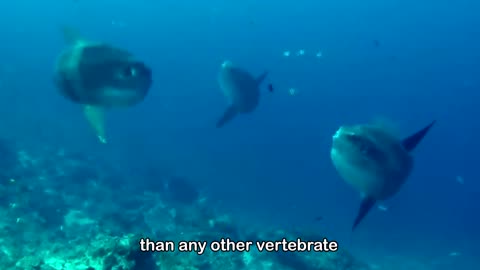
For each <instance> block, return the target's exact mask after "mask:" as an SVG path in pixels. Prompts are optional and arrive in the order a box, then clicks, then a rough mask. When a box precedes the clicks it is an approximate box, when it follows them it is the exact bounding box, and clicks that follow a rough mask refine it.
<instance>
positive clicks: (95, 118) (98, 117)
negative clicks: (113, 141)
mask: <svg viewBox="0 0 480 270" xmlns="http://www.w3.org/2000/svg"><path fill="white" fill-rule="evenodd" d="M83 113H84V115H85V117H86V118H87V121H88V123H89V124H90V126H91V127H92V128H93V130H94V131H95V134H96V135H97V138H98V139H99V140H100V142H101V143H107V139H106V137H105V111H104V110H103V108H100V107H95V106H90V105H85V106H84V107H83Z"/></svg>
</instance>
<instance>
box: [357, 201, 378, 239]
mask: <svg viewBox="0 0 480 270" xmlns="http://www.w3.org/2000/svg"><path fill="white" fill-rule="evenodd" d="M376 201H377V200H375V199H374V198H372V197H364V198H363V199H362V203H361V204H360V209H358V214H357V217H356V218H355V222H353V226H352V231H353V230H355V228H356V227H357V226H358V224H360V222H362V220H363V218H364V217H365V216H366V215H367V214H368V212H370V209H372V207H373V206H374V205H375V203H376Z"/></svg>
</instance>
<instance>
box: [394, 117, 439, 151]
mask: <svg viewBox="0 0 480 270" xmlns="http://www.w3.org/2000/svg"><path fill="white" fill-rule="evenodd" d="M435 122H436V121H435V120H434V121H432V122H431V123H430V124H429V125H428V126H426V127H424V128H423V129H421V130H419V131H417V132H416V133H415V134H412V135H410V136H409V137H407V138H405V139H403V141H402V145H403V147H404V148H405V150H407V151H408V152H410V151H412V150H413V149H415V147H417V145H418V144H419V143H420V141H421V140H422V139H423V137H425V135H427V133H428V131H429V130H430V128H431V127H432V126H433V125H434V124H435Z"/></svg>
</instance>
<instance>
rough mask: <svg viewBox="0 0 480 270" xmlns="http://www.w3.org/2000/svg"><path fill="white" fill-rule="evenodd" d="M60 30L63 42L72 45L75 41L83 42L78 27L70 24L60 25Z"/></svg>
mask: <svg viewBox="0 0 480 270" xmlns="http://www.w3.org/2000/svg"><path fill="white" fill-rule="evenodd" d="M60 31H61V32H62V36H63V40H65V43H67V44H70V45H74V44H77V43H81V42H85V39H84V38H83V37H82V35H81V34H80V31H78V29H76V28H73V27H71V26H65V25H64V26H61V27H60Z"/></svg>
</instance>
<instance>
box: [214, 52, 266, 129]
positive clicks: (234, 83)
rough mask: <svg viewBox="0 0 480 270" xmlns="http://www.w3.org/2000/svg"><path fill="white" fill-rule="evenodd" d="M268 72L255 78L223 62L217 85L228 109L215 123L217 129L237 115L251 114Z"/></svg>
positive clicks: (229, 63) (256, 104)
mask: <svg viewBox="0 0 480 270" xmlns="http://www.w3.org/2000/svg"><path fill="white" fill-rule="evenodd" d="M267 74H268V72H264V73H262V74H261V75H260V76H258V77H257V78H255V77H253V76H252V75H250V74H249V73H248V72H247V71H245V70H243V69H241V68H238V67H235V66H234V65H233V64H232V63H231V62H230V61H225V62H223V64H222V66H221V69H220V74H219V75H218V83H219V85H220V88H221V90H222V91H223V94H224V95H225V97H226V98H227V100H228V107H227V109H226V110H225V111H224V113H223V115H222V117H220V119H219V120H218V121H217V128H220V127H223V126H224V125H225V124H226V123H227V122H229V121H231V120H232V119H233V118H234V117H235V116H236V115H237V114H239V113H243V114H245V113H251V112H253V111H254V110H255V108H256V107H257V106H258V102H259V99H260V84H261V83H262V82H263V81H264V80H265V78H266V77H267Z"/></svg>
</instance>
